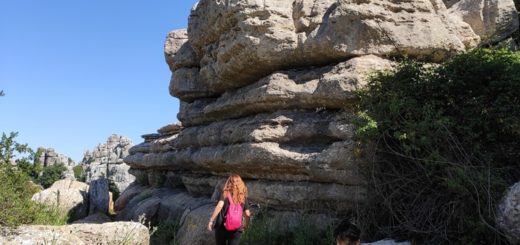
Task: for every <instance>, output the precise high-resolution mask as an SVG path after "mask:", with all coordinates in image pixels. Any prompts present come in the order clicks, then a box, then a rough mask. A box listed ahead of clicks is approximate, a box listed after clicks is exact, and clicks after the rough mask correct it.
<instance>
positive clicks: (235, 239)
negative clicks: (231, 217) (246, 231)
mask: <svg viewBox="0 0 520 245" xmlns="http://www.w3.org/2000/svg"><path fill="white" fill-rule="evenodd" d="M240 236H242V232H241V231H234V232H232V233H231V237H230V239H229V243H228V245H239V244H240Z"/></svg>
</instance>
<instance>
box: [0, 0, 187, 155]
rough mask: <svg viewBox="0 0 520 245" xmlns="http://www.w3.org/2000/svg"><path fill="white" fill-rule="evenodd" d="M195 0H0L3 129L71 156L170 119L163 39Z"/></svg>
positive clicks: (172, 107) (183, 22) (172, 106)
mask: <svg viewBox="0 0 520 245" xmlns="http://www.w3.org/2000/svg"><path fill="white" fill-rule="evenodd" d="M195 2H196V1H195V0H154V1H142V0H109V1H107V0H74V1H71V0H46V1H42V0H31V1H29V0H0V90H4V92H5V94H6V96H4V97H0V132H11V131H18V132H19V137H18V138H17V139H18V141H19V142H22V143H28V144H29V145H30V146H31V147H33V148H36V147H38V146H44V147H53V148H55V149H56V151H58V152H59V153H62V154H65V155H67V156H69V157H71V158H72V159H74V160H75V161H80V160H81V158H82V157H83V152H84V151H85V150H88V149H92V148H93V147H95V146H96V145H97V144H98V143H103V142H105V141H106V138H107V137H108V136H109V135H110V134H112V133H117V134H121V135H125V136H127V137H129V138H131V139H132V140H133V141H134V143H135V144H137V143H140V142H142V140H141V138H140V136H141V135H142V134H145V133H153V132H155V130H156V129H158V128H159V127H161V126H164V125H166V124H168V123H172V122H175V121H177V117H176V115H177V112H178V107H179V102H178V100H177V99H175V98H173V97H171V96H170V95H169V94H168V84H169V80H170V76H171V73H170V71H169V70H168V66H167V65H166V63H165V61H164V55H163V44H164V39H165V36H166V34H167V33H168V32H169V31H170V30H173V29H180V28H186V26H187V18H188V15H189V12H190V9H191V6H192V5H193V4H194V3H195Z"/></svg>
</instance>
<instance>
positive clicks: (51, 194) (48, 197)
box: [32, 179, 89, 221]
mask: <svg viewBox="0 0 520 245" xmlns="http://www.w3.org/2000/svg"><path fill="white" fill-rule="evenodd" d="M88 192H89V186H88V185H87V184H85V183H82V182H78V181H73V180H69V179H64V180H58V181H56V182H55V183H54V184H53V185H52V186H51V187H50V188H48V189H45V190H43V191H41V192H38V193H36V194H34V195H33V197H32V200H33V201H36V202H39V203H42V204H44V205H46V206H48V207H51V208H58V209H59V210H60V211H61V212H63V213H64V214H68V215H69V220H70V221H74V220H78V219H81V218H84V217H86V216H87V215H88V201H89V200H88Z"/></svg>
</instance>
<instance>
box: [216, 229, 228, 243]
mask: <svg viewBox="0 0 520 245" xmlns="http://www.w3.org/2000/svg"><path fill="white" fill-rule="evenodd" d="M226 233H227V231H226V230H225V229H222V228H221V227H217V228H216V229H215V240H216V241H217V245H227V244H226V240H227V238H226V235H227V234H226Z"/></svg>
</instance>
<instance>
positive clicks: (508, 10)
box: [449, 0, 518, 43]
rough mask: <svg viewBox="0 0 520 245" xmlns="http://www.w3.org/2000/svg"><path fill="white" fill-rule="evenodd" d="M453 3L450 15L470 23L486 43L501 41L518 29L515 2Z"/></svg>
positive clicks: (462, 0)
mask: <svg viewBox="0 0 520 245" xmlns="http://www.w3.org/2000/svg"><path fill="white" fill-rule="evenodd" d="M451 2H452V5H451V7H450V9H449V11H450V14H451V15H452V16H456V17H458V18H459V19H460V20H462V21H464V22H466V23H468V24H469V25H470V26H471V28H472V29H473V31H474V32H475V33H476V34H477V35H479V36H480V38H481V39H482V40H483V41H484V42H487V43H494V42H498V41H501V40H503V39H505V38H507V37H508V36H510V35H511V34H512V33H513V32H515V31H516V30H517V29H518V13H517V12H516V10H515V3H514V1H513V0H498V1H496V0H457V1H451Z"/></svg>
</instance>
